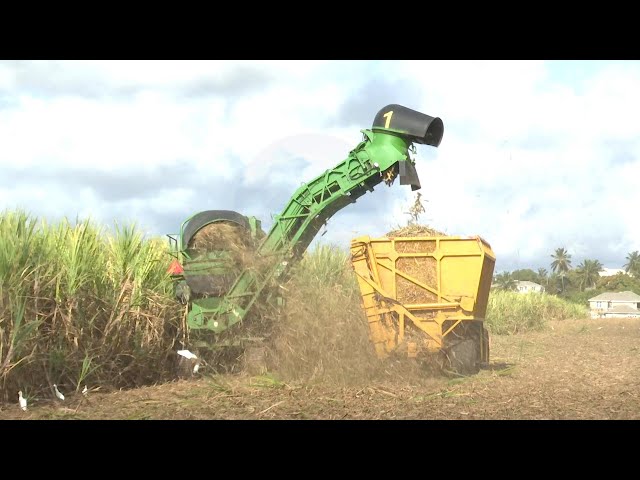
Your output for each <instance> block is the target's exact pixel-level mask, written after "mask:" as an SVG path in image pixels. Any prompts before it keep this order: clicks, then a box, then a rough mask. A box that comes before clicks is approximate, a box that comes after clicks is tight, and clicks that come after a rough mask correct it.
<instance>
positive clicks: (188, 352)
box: [178, 350, 198, 360]
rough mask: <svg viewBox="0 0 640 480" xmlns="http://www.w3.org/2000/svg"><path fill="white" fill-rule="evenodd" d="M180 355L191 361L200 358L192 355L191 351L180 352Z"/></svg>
mask: <svg viewBox="0 0 640 480" xmlns="http://www.w3.org/2000/svg"><path fill="white" fill-rule="evenodd" d="M178 355H182V356H183V357H184V358H187V359H189V360H194V359H197V358H198V357H197V356H196V355H194V354H193V353H191V352H190V351H189V350H178Z"/></svg>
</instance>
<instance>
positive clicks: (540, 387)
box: [0, 319, 640, 420]
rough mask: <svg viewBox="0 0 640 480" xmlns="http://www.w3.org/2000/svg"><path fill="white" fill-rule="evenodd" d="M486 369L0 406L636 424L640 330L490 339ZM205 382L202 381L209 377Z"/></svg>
mask: <svg viewBox="0 0 640 480" xmlns="http://www.w3.org/2000/svg"><path fill="white" fill-rule="evenodd" d="M491 346H492V358H491V365H490V368H488V369H486V370H482V371H481V372H480V373H479V374H478V375H475V376H472V377H464V378H453V379H452V378H445V377H442V376H436V377H433V376H431V377H428V376H426V375H424V376H422V377H415V379H413V380H412V379H411V378H409V379H407V378H403V379H402V380H394V379H393V378H389V379H384V380H381V381H380V382H375V383H368V384H362V385H352V386H348V387H346V386H340V387H337V386H332V385H326V384H317V385H302V384H300V385H296V384H285V383H282V382H279V381H277V380H274V379H273V378H272V377H269V376H264V377H249V376H238V375H236V376H207V375H206V374H203V375H202V376H201V377H200V378H196V379H192V380H184V381H176V382H173V383H169V384H165V385H158V386H152V387H145V388H140V389H136V390H131V391H118V392H109V393H106V392H104V393H103V392H101V391H92V392H90V394H89V396H88V397H87V398H86V399H85V398H83V397H82V395H73V394H69V395H67V398H66V400H65V401H64V402H63V403H61V402H53V401H52V400H40V401H38V402H34V403H33V404H32V405H31V406H30V407H29V410H28V411H26V412H23V411H21V410H20V409H19V407H18V404H17V401H16V403H15V404H10V405H2V406H0V419H1V420H5V419H131V420H138V419H639V418H640V320H637V319H636V320H632V319H609V320H580V321H564V322H553V323H551V325H550V327H549V328H548V329H547V330H546V331H544V332H531V333H526V334H520V335H514V336H493V337H492V345H491ZM203 373H204V372H203Z"/></svg>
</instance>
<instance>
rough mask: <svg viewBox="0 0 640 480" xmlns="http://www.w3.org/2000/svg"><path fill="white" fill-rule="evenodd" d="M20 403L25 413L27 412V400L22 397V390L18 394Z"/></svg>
mask: <svg viewBox="0 0 640 480" xmlns="http://www.w3.org/2000/svg"><path fill="white" fill-rule="evenodd" d="M18 403H19V404H20V408H21V409H22V410H23V411H25V412H26V411H27V399H26V398H24V397H23V396H22V390H21V391H19V392H18Z"/></svg>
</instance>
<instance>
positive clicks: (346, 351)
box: [270, 245, 381, 384]
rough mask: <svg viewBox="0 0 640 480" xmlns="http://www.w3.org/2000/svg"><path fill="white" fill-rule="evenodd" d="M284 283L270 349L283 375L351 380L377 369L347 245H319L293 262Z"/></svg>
mask: <svg viewBox="0 0 640 480" xmlns="http://www.w3.org/2000/svg"><path fill="white" fill-rule="evenodd" d="M285 288H286V292H287V293H286V306H285V309H284V315H283V316H282V318H281V319H280V321H279V322H277V323H276V325H275V332H274V338H275V341H274V344H273V346H272V349H271V351H270V360H271V361H270V363H271V366H272V368H273V370H274V371H275V372H276V373H277V374H278V375H280V376H281V378H283V379H286V380H292V381H293V380H296V381H304V382H323V381H330V382H332V383H340V384H351V383H354V382H359V381H363V380H364V381H366V380H367V379H369V378H373V377H374V376H375V375H377V374H378V373H379V371H380V365H381V363H380V361H379V360H378V359H377V357H376V355H375V353H374V350H373V346H372V344H371V343H370V341H369V329H368V326H367V320H366V317H365V315H364V312H363V310H362V308H361V297H360V292H359V289H358V285H357V283H356V279H355V276H354V274H353V269H352V267H351V262H350V257H349V253H348V252H347V251H345V250H343V249H340V248H337V247H334V246H327V245H321V246H318V247H317V248H316V249H315V250H313V251H310V252H308V253H307V255H306V256H305V258H304V259H303V260H302V261H301V262H300V264H298V265H297V266H296V267H295V268H294V270H293V272H292V275H291V279H290V280H289V281H288V282H287V284H286V285H285Z"/></svg>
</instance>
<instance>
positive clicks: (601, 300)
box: [589, 291, 640, 318]
mask: <svg viewBox="0 0 640 480" xmlns="http://www.w3.org/2000/svg"><path fill="white" fill-rule="evenodd" d="M589 307H590V308H591V318H625V317H631V318H640V295H637V294H635V293H633V292H630V291H626V292H605V293H601V294H600V295H597V296H595V297H593V298H590V299H589Z"/></svg>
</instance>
